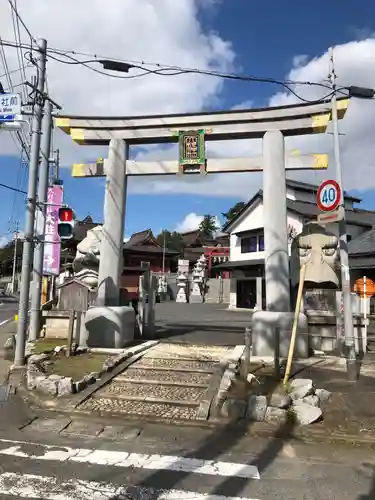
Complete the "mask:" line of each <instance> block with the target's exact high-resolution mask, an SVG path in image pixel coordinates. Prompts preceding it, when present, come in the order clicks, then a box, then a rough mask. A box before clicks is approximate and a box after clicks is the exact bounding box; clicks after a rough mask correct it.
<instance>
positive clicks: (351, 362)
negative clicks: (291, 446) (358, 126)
mask: <svg viewBox="0 0 375 500" xmlns="http://www.w3.org/2000/svg"><path fill="white" fill-rule="evenodd" d="M329 57H330V75H329V79H330V82H331V84H332V90H333V92H334V93H333V96H332V126H333V153H334V158H335V167H336V181H337V183H338V184H339V186H340V189H341V200H340V205H341V206H342V211H343V214H344V216H343V219H342V220H341V221H340V222H339V238H340V263H341V288H342V296H343V304H344V318H343V319H344V332H345V354H346V367H347V375H348V380H349V381H350V382H355V381H356V380H357V366H356V365H357V363H356V353H355V343H354V329H353V316H352V304H351V296H350V272H349V256H348V244H347V237H346V221H345V203H344V190H343V185H342V170H341V160H340V142H339V137H340V136H339V125H338V117H337V102H336V73H335V67H334V60H333V49H332V48H330V50H329Z"/></svg>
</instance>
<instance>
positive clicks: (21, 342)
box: [14, 39, 47, 367]
mask: <svg viewBox="0 0 375 500" xmlns="http://www.w3.org/2000/svg"><path fill="white" fill-rule="evenodd" d="M38 51H39V56H38V60H37V65H38V71H37V89H36V95H35V101H36V102H35V106H34V116H33V120H32V129H31V134H32V136H31V151H30V167H29V181H28V187H27V201H26V224H25V239H24V242H23V253H22V271H21V290H20V301H19V310H18V325H17V336H16V352H15V356H14V366H15V367H22V366H24V365H25V344H26V333H27V324H28V310H29V293H30V274H31V266H32V262H33V249H34V224H35V209H36V191H37V184H38V171H39V149H40V135H41V125H42V117H43V108H44V97H43V96H44V86H45V79H46V61H47V41H46V40H44V39H41V40H39V41H38Z"/></svg>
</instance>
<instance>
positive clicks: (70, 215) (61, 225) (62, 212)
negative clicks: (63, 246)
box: [57, 207, 74, 240]
mask: <svg viewBox="0 0 375 500" xmlns="http://www.w3.org/2000/svg"><path fill="white" fill-rule="evenodd" d="M57 230H58V233H59V236H60V239H61V240H70V239H72V238H73V230H74V212H73V210H72V209H71V208H69V207H61V208H59V222H58V229H57Z"/></svg>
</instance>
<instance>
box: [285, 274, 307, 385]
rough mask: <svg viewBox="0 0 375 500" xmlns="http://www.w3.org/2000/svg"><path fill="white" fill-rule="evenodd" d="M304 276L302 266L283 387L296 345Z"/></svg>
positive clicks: (286, 381)
mask: <svg viewBox="0 0 375 500" xmlns="http://www.w3.org/2000/svg"><path fill="white" fill-rule="evenodd" d="M305 275H306V265H303V266H302V267H301V269H300V271H299V283H298V293H297V302H296V310H295V312H294V322H293V329H292V336H291V338H290V345H289V353H288V360H287V363H286V369H285V375H284V381H283V384H284V386H285V385H286V384H287V383H288V380H289V376H290V371H291V368H292V359H293V354H294V345H295V343H296V334H297V326H298V318H299V313H300V310H301V302H302V292H303V285H304V283H305Z"/></svg>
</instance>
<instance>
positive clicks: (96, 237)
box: [73, 226, 103, 288]
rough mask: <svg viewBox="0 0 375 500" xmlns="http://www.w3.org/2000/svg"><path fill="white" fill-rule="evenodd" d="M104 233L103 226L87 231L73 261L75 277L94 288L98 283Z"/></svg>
mask: <svg viewBox="0 0 375 500" xmlns="http://www.w3.org/2000/svg"><path fill="white" fill-rule="evenodd" d="M102 233H103V226H96V227H94V228H93V229H90V230H89V231H87V235H86V238H84V239H83V240H82V241H81V242H80V243H79V244H78V245H77V252H76V256H75V258H74V261H73V271H74V277H75V278H77V279H79V280H80V281H81V282H82V283H84V284H85V285H89V286H90V287H92V288H94V287H96V286H97V285H98V276H99V262H100V246H101V242H102Z"/></svg>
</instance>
